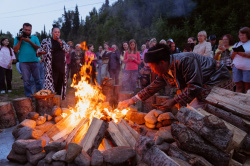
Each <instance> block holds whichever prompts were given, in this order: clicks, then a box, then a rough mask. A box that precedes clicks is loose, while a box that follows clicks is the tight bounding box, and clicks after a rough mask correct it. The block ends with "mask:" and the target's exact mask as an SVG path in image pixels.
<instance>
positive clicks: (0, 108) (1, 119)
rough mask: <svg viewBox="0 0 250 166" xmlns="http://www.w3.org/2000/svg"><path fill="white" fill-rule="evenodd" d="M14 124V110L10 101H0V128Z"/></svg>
mask: <svg viewBox="0 0 250 166" xmlns="http://www.w3.org/2000/svg"><path fill="white" fill-rule="evenodd" d="M15 125H16V117H15V111H14V109H13V107H12V104H11V102H0V129H4V128H8V127H12V126H15Z"/></svg>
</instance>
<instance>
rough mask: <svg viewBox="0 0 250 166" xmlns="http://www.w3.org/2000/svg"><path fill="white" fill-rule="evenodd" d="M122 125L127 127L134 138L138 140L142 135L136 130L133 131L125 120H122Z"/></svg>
mask: <svg viewBox="0 0 250 166" xmlns="http://www.w3.org/2000/svg"><path fill="white" fill-rule="evenodd" d="M120 123H122V124H123V125H124V126H126V127H127V129H128V130H129V131H130V133H131V134H132V135H133V136H134V138H135V139H136V140H137V139H138V138H139V137H140V134H139V133H137V132H136V131H135V130H134V129H132V128H131V127H130V126H129V125H128V123H127V122H126V121H125V120H124V119H120Z"/></svg>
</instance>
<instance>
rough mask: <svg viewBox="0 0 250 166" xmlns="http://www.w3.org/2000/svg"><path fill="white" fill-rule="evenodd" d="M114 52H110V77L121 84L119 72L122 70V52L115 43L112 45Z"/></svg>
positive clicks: (116, 83) (117, 83)
mask: <svg viewBox="0 0 250 166" xmlns="http://www.w3.org/2000/svg"><path fill="white" fill-rule="evenodd" d="M112 49H113V50H112V53H111V54H109V63H108V70H109V75H110V77H111V78H112V79H113V80H114V83H115V85H119V73H120V70H121V65H120V53H119V51H118V50H117V46H116V45H115V44H113V45H112Z"/></svg>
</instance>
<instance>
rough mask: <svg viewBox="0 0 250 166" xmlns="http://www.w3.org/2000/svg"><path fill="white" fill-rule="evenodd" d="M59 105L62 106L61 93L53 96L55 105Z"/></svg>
mask: <svg viewBox="0 0 250 166" xmlns="http://www.w3.org/2000/svg"><path fill="white" fill-rule="evenodd" d="M55 105H57V106H58V107H61V95H55V96H54V97H53V106H55Z"/></svg>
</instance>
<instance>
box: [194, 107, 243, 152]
mask: <svg viewBox="0 0 250 166" xmlns="http://www.w3.org/2000/svg"><path fill="white" fill-rule="evenodd" d="M196 111H198V112H200V113H201V114H203V115H204V116H206V115H207V116H209V115H211V114H210V113H208V112H206V111H205V110H203V109H201V108H198V109H197V110H196ZM224 123H225V125H226V126H227V128H228V129H229V130H231V132H232V133H233V147H234V148H235V149H238V148H240V146H241V145H242V143H243V141H244V140H245V138H246V136H247V133H246V132H245V131H243V130H241V129H239V128H238V127H236V126H234V125H232V124H230V123H228V122H226V121H224Z"/></svg>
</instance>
